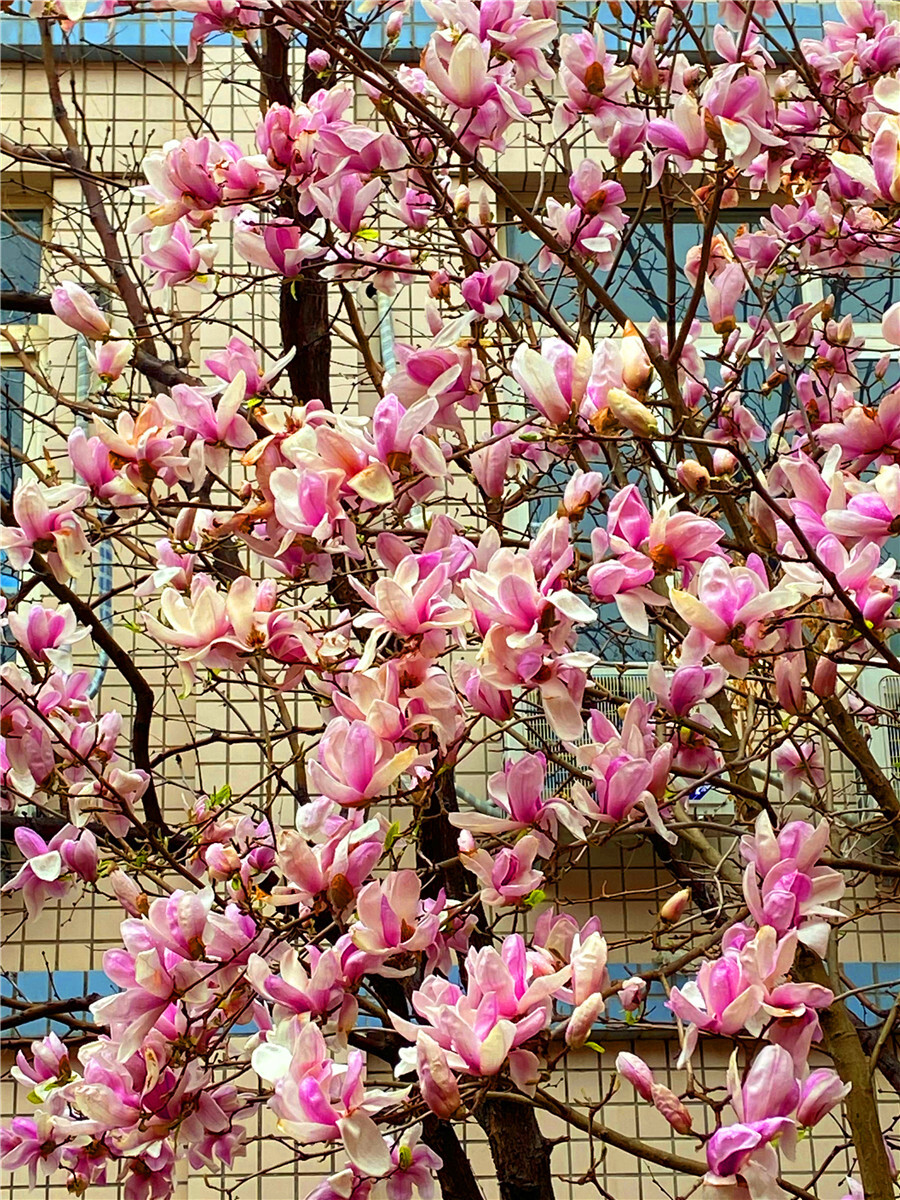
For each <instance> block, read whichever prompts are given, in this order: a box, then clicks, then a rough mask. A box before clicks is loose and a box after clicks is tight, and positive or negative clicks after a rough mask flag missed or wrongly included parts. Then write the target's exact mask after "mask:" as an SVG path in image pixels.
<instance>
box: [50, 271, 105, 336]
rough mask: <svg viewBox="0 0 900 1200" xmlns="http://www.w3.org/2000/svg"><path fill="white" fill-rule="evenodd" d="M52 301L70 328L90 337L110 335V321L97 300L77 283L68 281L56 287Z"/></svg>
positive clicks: (59, 315)
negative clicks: (98, 305)
mask: <svg viewBox="0 0 900 1200" xmlns="http://www.w3.org/2000/svg"><path fill="white" fill-rule="evenodd" d="M50 303H51V305H52V306H53V311H54V312H55V313H56V315H57V316H58V317H59V319H60V320H61V321H63V322H65V324H66V325H68V326H69V328H70V329H74V330H75V331H76V332H77V333H83V334H84V336H85V337H89V338H107V337H109V334H110V332H111V328H110V324H109V321H107V319H106V317H105V316H104V315H103V313H102V312H101V311H100V309H99V308H98V307H97V303H96V301H95V300H93V298H92V297H91V296H90V295H89V294H88V293H87V292H86V291H85V290H84V288H83V287H79V285H78V284H77V283H70V282H66V283H63V284H61V285H60V286H59V287H58V288H55V289H54V290H53V292H52V293H51V296H50Z"/></svg>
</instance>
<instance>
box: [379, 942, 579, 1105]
mask: <svg viewBox="0 0 900 1200" xmlns="http://www.w3.org/2000/svg"><path fill="white" fill-rule="evenodd" d="M571 973H572V968H571V967H570V966H567V967H563V968H562V969H561V970H559V971H555V972H553V973H551V974H548V975H542V976H536V975H535V974H534V969H533V965H532V964H531V963H530V962H529V959H528V955H527V952H526V949H525V942H524V940H523V939H522V937H521V936H520V935H519V934H511V935H510V936H509V937H507V938H504V940H503V945H502V947H501V950H500V952H499V953H498V952H497V951H496V950H495V949H494V948H493V947H492V946H486V947H484V948H483V949H481V950H470V951H469V953H468V954H467V955H466V979H467V980H468V986H467V989H466V991H463V990H462V989H461V988H459V987H457V985H456V984H454V983H449V982H448V981H447V980H445V979H441V978H440V977H438V976H437V975H430V976H428V977H427V978H426V979H425V982H424V983H423V984H422V986H421V988H420V989H419V990H418V991H415V992H413V995H412V1006H413V1008H414V1010H415V1011H416V1013H417V1014H418V1016H419V1017H420V1018H421V1019H422V1021H423V1022H424V1026H423V1025H415V1024H413V1023H412V1022H411V1021H407V1020H404V1019H403V1018H402V1017H398V1016H396V1015H395V1014H394V1013H391V1022H392V1024H393V1025H394V1028H395V1029H396V1030H397V1031H398V1032H399V1033H401V1034H402V1035H403V1036H404V1037H405V1038H406V1039H407V1040H408V1041H409V1042H411V1043H412V1042H416V1040H417V1038H418V1037H419V1036H420V1035H421V1033H422V1032H424V1033H425V1034H427V1036H428V1037H429V1038H431V1039H432V1040H433V1041H434V1042H436V1043H437V1045H438V1046H439V1047H440V1048H441V1049H442V1050H443V1051H444V1054H445V1056H446V1062H447V1064H448V1066H449V1068H450V1070H451V1071H456V1072H465V1073H467V1074H470V1075H497V1074H499V1072H500V1070H501V1069H502V1067H503V1065H504V1064H505V1063H506V1062H507V1060H508V1061H509V1067H510V1072H511V1074H512V1078H513V1080H514V1082H516V1083H517V1084H518V1086H520V1087H521V1086H525V1087H526V1088H527V1087H529V1086H532V1081H533V1080H534V1079H535V1074H534V1072H535V1066H536V1059H535V1056H534V1054H533V1053H532V1052H531V1051H527V1050H524V1049H522V1048H521V1047H522V1046H523V1043H525V1042H527V1041H529V1039H531V1038H532V1037H534V1036H535V1035H536V1034H537V1033H539V1032H540V1031H541V1030H543V1029H545V1028H546V1027H547V1025H548V1024H549V1022H550V1011H551V1006H550V997H551V996H552V995H553V994H554V993H555V992H556V991H557V990H558V989H559V988H560V987H562V986H563V985H564V984H565V983H566V982H567V981H568V980H569V978H570V977H571Z"/></svg>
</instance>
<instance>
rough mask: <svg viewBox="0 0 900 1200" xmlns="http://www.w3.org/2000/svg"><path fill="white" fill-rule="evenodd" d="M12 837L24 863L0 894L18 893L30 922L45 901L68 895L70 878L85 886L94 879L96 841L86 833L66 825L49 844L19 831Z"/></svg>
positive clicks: (22, 830)
mask: <svg viewBox="0 0 900 1200" xmlns="http://www.w3.org/2000/svg"><path fill="white" fill-rule="evenodd" d="M13 836H14V838H15V841H16V845H17V846H18V848H19V850H20V851H21V853H22V855H23V856H24V858H25V863H24V864H23V866H22V867H21V868H20V869H19V871H18V873H17V874H16V875H15V876H14V877H13V878H12V879H10V880H9V882H8V883H5V884H4V885H3V887H2V889H0V890H2V891H4V892H19V891H20V892H21V893H22V898H23V899H24V901H25V908H26V909H27V911H28V915H29V917H31V918H32V919H34V918H35V917H36V916H37V915H38V914H39V913H40V911H41V909H42V908H43V907H44V905H45V904H46V903H47V901H48V900H53V899H62V898H63V897H64V896H65V895H67V894H68V891H69V888H70V886H71V880H72V878H73V877H74V878H75V879H81V880H84V881H85V882H87V883H93V882H94V881H95V880H96V879H97V865H98V860H97V840H96V838H95V837H94V835H93V834H92V833H91V832H90V830H87V829H85V830H80V831H79V830H78V829H76V828H75V826H74V825H66V826H64V827H63V828H62V829H60V831H59V832H58V833H56V834H54V835H53V837H52V838H51V839H50V841H49V842H45V841H44V839H43V838H42V837H40V836H39V835H38V834H36V833H35V832H34V831H33V830H31V829H25V828H23V827H19V828H18V829H16V831H15V833H14V834H13Z"/></svg>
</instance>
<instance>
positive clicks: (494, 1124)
mask: <svg viewBox="0 0 900 1200" xmlns="http://www.w3.org/2000/svg"><path fill="white" fill-rule="evenodd" d="M476 1116H477V1118H478V1122H479V1124H480V1125H481V1127H482V1129H484V1131H485V1133H486V1134H487V1136H488V1142H489V1143H490V1146H491V1154H492V1156H493V1159H494V1167H495V1169H496V1171H497V1183H498V1185H499V1194H500V1200H553V1178H552V1176H551V1174H550V1152H551V1151H552V1149H553V1143H552V1142H550V1141H548V1140H547V1138H545V1137H544V1135H543V1134H542V1133H541V1131H540V1129H539V1128H538V1123H537V1117H536V1116H535V1112H534V1109H533V1108H530V1107H529V1106H528V1105H526V1104H517V1103H516V1102H515V1101H509V1100H495V1099H490V1100H485V1101H484V1103H483V1104H482V1105H480V1106H479V1108H478V1111H477V1112H476Z"/></svg>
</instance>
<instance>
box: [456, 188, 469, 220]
mask: <svg viewBox="0 0 900 1200" xmlns="http://www.w3.org/2000/svg"><path fill="white" fill-rule="evenodd" d="M470 200H471V196H470V195H469V189H468V188H467V187H466V186H465V184H461V185H460V186H459V187H458V188H457V189H456V195H455V196H454V197H453V211H454V212H455V213H456V215H457V216H458V217H464V216H466V215H467V213H468V211H469V202H470Z"/></svg>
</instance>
